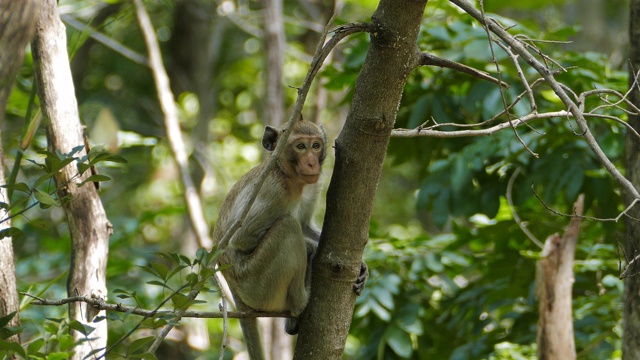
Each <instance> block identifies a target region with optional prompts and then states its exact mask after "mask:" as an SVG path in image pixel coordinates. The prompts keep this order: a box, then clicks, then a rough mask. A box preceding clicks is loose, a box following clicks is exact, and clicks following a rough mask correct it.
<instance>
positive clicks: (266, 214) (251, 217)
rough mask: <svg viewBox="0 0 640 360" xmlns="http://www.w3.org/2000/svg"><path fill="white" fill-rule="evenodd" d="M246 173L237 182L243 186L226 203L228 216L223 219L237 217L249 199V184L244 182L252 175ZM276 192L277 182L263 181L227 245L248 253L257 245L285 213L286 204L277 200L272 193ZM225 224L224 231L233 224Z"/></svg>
mask: <svg viewBox="0 0 640 360" xmlns="http://www.w3.org/2000/svg"><path fill="white" fill-rule="evenodd" d="M247 175H249V176H247V177H246V178H243V179H241V180H240V181H239V183H244V184H243V185H244V186H243V188H242V190H240V191H239V192H238V193H237V195H236V196H235V197H233V198H232V199H231V201H230V203H229V204H228V206H229V211H228V214H229V216H227V217H225V219H239V218H240V216H241V215H242V211H243V210H244V207H245V205H246V203H247V202H248V201H249V200H250V199H249V197H250V192H251V191H250V190H251V186H247V185H246V183H247V182H249V181H251V180H252V177H253V175H252V173H251V172H250V173H248V174H247ZM232 191H233V189H232ZM277 192H278V189H277V184H274V183H272V182H269V181H267V182H265V184H264V185H263V186H262V188H261V189H260V193H259V194H258V196H257V197H256V200H255V201H254V203H253V205H252V206H251V209H250V210H249V213H248V214H247V216H246V218H245V221H244V222H243V223H242V224H240V227H239V228H238V229H237V230H236V232H235V234H234V235H233V236H232V237H231V239H229V247H231V248H233V249H236V250H240V251H242V252H247V253H250V252H252V251H253V250H254V249H255V248H256V247H257V246H258V245H259V243H260V240H261V239H262V237H263V236H264V234H266V233H267V231H268V230H269V228H271V226H272V225H273V223H274V222H275V221H276V220H277V219H278V218H280V217H281V216H282V215H283V214H284V213H285V211H284V210H285V209H286V206H285V205H284V204H282V203H281V202H280V201H277V200H276V199H277V197H275V196H274V194H273V193H277ZM225 225H226V226H224V228H225V229H226V230H225V231H229V229H230V228H231V226H232V225H233V224H232V223H231V220H229V221H225Z"/></svg>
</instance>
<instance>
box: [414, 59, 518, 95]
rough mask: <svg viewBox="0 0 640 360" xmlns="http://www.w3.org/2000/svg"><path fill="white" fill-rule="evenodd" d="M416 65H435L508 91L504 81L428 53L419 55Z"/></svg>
mask: <svg viewBox="0 0 640 360" xmlns="http://www.w3.org/2000/svg"><path fill="white" fill-rule="evenodd" d="M418 65H421V66H430V65H435V66H439V67H442V68H447V69H451V70H455V71H458V72H461V73H464V74H467V75H471V76H473V77H475V78H477V79H481V80H486V81H489V82H492V83H494V84H497V85H500V86H503V87H505V88H507V89H509V84H507V83H506V82H504V81H500V80H498V79H496V78H494V77H493V76H491V75H489V73H487V72H485V71H480V70H477V69H474V68H472V67H470V66H467V65H464V64H461V63H459V62H455V61H453V60H449V59H442V58H439V57H437V56H435V55H433V54H430V53H428V52H423V53H422V54H421V55H420V60H419V62H418Z"/></svg>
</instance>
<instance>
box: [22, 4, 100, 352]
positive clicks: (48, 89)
mask: <svg viewBox="0 0 640 360" xmlns="http://www.w3.org/2000/svg"><path fill="white" fill-rule="evenodd" d="M32 49H33V57H34V62H35V65H36V81H37V85H38V96H39V98H40V104H41V108H42V113H43V114H44V115H45V117H46V118H47V119H49V124H48V126H47V139H48V141H49V149H50V150H51V151H60V152H61V153H69V152H70V151H71V149H72V148H74V147H76V146H78V145H82V144H84V139H83V128H82V125H81V123H80V118H79V116H78V105H77V102H76V98H75V89H74V85H73V80H72V78H71V69H70V67H69V57H68V55H67V40H66V32H65V27H64V25H63V24H62V21H61V20H60V15H59V14H58V9H57V5H56V1H55V0H45V1H43V11H42V13H41V17H40V19H39V21H38V23H37V29H36V37H35V39H34V41H33V43H32ZM84 153H85V152H84V150H83V151H82V152H81V153H80V154H79V156H82V155H84ZM73 165H74V164H73V163H72V164H70V165H68V166H66V167H65V168H63V169H62V170H61V171H60V172H59V173H58V174H57V175H56V176H55V181H56V186H57V188H58V197H59V198H64V197H69V196H70V198H71V200H70V201H68V202H63V208H64V210H65V213H66V215H67V221H68V223H69V231H70V234H71V246H72V253H71V267H70V269H69V278H68V281H67V292H68V294H69V296H75V295H76V294H79V295H86V296H91V297H93V298H103V299H106V297H107V287H106V265H107V257H108V252H109V235H110V234H111V224H110V223H109V221H108V220H107V216H106V214H105V211H104V208H103V206H102V202H101V200H100V197H99V195H98V193H97V190H96V188H95V187H94V186H82V187H78V186H77V184H78V183H79V182H80V181H82V178H84V177H86V174H85V176H83V177H82V178H80V179H76V180H71V181H70V179H72V178H73V177H74V176H75V175H76V174H77V170H76V168H75V166H73ZM96 316H104V311H96V310H94V309H93V308H91V307H87V306H83V305H82V304H77V303H75V304H70V305H69V318H70V319H71V320H77V321H79V322H81V323H82V324H85V325H88V326H91V327H93V328H95V331H93V332H92V333H91V334H90V335H89V336H88V338H89V339H90V340H88V341H86V337H85V336H84V335H82V334H81V333H79V332H77V331H73V336H74V340H75V341H76V342H78V341H81V340H82V341H81V342H80V343H79V344H78V345H77V346H76V347H75V349H74V350H75V353H74V355H73V357H72V358H73V359H82V358H84V357H85V356H87V355H88V354H89V353H90V352H92V351H93V350H100V351H99V352H98V353H97V354H96V355H97V356H99V355H100V354H101V353H102V352H103V350H104V348H105V347H106V344H107V322H106V321H98V322H94V320H95V318H96Z"/></svg>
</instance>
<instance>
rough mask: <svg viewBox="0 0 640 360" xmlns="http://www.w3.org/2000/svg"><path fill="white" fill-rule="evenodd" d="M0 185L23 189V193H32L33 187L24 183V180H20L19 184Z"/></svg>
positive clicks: (6, 187)
mask: <svg viewBox="0 0 640 360" xmlns="http://www.w3.org/2000/svg"><path fill="white" fill-rule="evenodd" d="M0 187H3V188H5V189H7V190H17V191H22V192H23V193H27V194H30V193H31V188H30V187H29V186H28V185H27V184H25V183H23V182H19V183H17V184H13V185H2V186H0Z"/></svg>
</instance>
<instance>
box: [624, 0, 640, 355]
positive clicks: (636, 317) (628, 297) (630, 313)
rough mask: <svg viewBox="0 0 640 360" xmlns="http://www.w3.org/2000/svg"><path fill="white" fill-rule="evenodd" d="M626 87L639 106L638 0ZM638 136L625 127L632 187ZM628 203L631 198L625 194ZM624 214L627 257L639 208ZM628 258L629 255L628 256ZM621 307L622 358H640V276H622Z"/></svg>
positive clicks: (637, 249) (637, 235)
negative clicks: (622, 306)
mask: <svg viewBox="0 0 640 360" xmlns="http://www.w3.org/2000/svg"><path fill="white" fill-rule="evenodd" d="M629 10H630V12H629V62H630V64H629V68H630V70H629V87H631V88H633V90H632V91H631V95H630V97H629V99H630V100H631V101H632V102H633V103H634V104H635V106H640V93H639V92H638V84H635V85H634V78H635V76H634V75H635V74H634V73H633V72H634V71H638V70H639V69H640V0H631V1H629ZM629 125H630V126H632V127H633V128H634V129H635V130H636V131H640V118H639V117H638V116H635V115H631V114H630V115H629ZM639 154H640V140H638V138H636V137H635V136H634V135H633V133H632V132H631V131H627V135H626V141H625V167H626V170H627V179H629V181H631V183H632V184H633V186H634V187H636V188H639V187H640V157H639V156H638V155H639ZM624 195H626V196H623V197H624V201H625V203H626V204H627V205H628V204H630V203H631V201H633V199H632V198H631V197H630V196H629V195H628V194H624ZM628 215H630V216H625V217H624V221H625V253H626V256H627V257H628V258H633V257H634V256H636V255H638V254H640V222H638V221H637V220H634V219H638V218H639V217H640V209H638V206H635V207H634V208H633V209H631V211H629V213H628ZM627 260H629V259H627ZM639 271H640V268H636V269H631V274H635V273H638V272H639ZM624 285H625V286H624V310H623V314H622V319H623V320H622V326H623V337H622V358H623V359H625V360H632V359H633V360H639V359H640V276H627V277H626V278H625V279H624Z"/></svg>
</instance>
